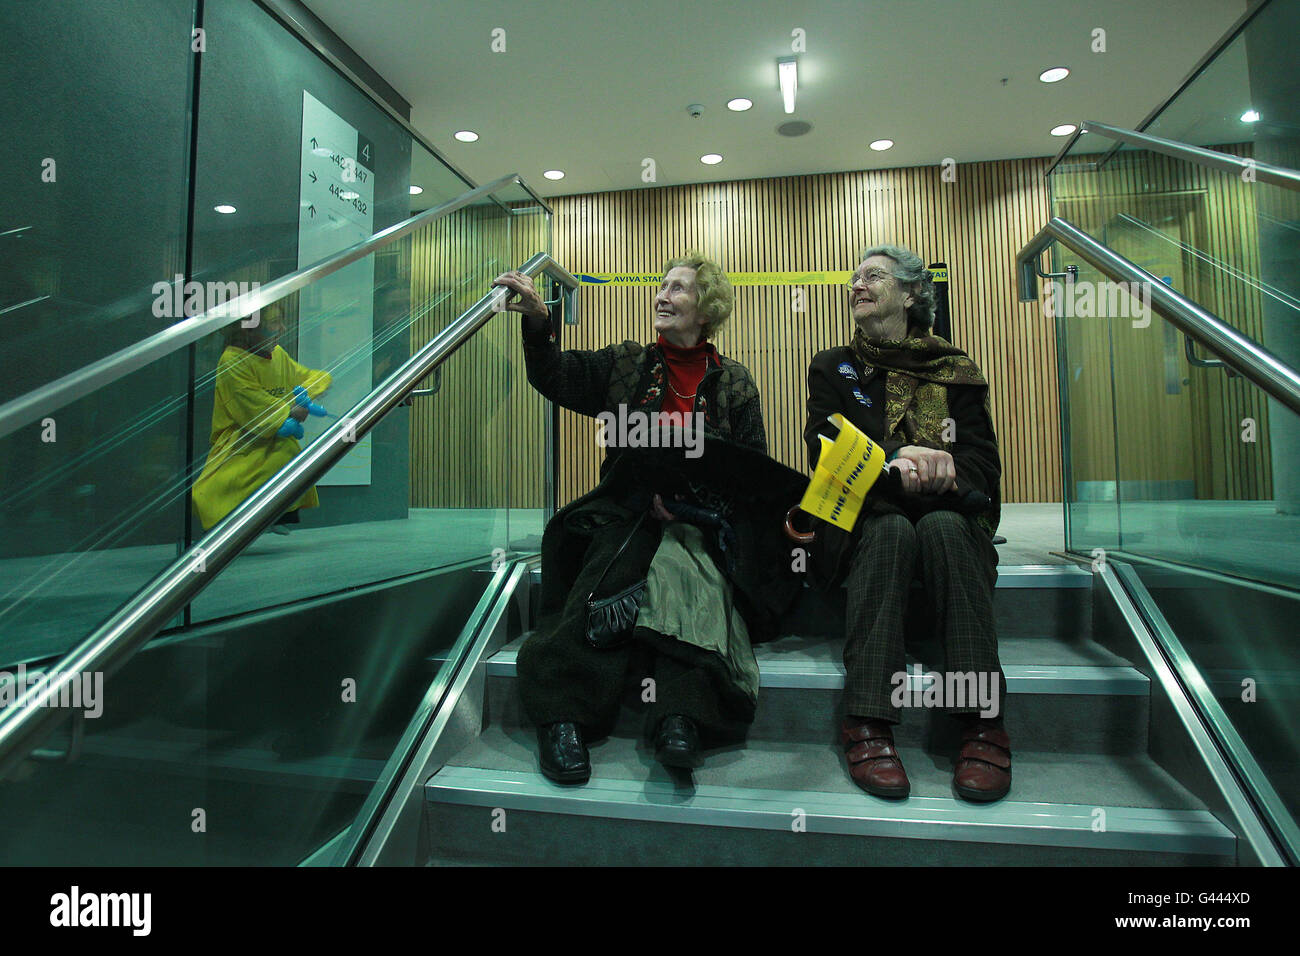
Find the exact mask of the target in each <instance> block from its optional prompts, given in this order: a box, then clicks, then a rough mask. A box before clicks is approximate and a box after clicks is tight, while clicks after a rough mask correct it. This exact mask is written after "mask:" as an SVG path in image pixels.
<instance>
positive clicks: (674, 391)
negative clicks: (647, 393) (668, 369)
mask: <svg viewBox="0 0 1300 956" xmlns="http://www.w3.org/2000/svg"><path fill="white" fill-rule="evenodd" d="M668 387H669V388H672V391H673V394H674V395H676V396H677V397H678V398H680V399H681V400H682V401H683V402H689V401H690V400H691V399H692V398H694V397H695V396H696V394H697V392H691V394H689V395H683V394H682V393H681V392H679V391H677V389H675V388H673V383H672V382H669V383H668ZM697 391H698V390H697Z"/></svg>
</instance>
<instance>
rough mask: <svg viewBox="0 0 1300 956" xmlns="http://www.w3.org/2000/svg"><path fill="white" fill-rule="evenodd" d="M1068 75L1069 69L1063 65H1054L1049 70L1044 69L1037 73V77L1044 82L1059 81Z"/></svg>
mask: <svg viewBox="0 0 1300 956" xmlns="http://www.w3.org/2000/svg"><path fill="white" fill-rule="evenodd" d="M1069 75H1070V71H1069V70H1067V69H1066V68H1065V67H1063V66H1054V67H1052V68H1051V69H1050V70H1044V71H1043V72H1042V73H1039V74H1038V78H1039V79H1040V80H1042V81H1043V82H1044V83H1059V82H1060V81H1061V80H1063V79H1065V78H1066V77H1067V76H1069Z"/></svg>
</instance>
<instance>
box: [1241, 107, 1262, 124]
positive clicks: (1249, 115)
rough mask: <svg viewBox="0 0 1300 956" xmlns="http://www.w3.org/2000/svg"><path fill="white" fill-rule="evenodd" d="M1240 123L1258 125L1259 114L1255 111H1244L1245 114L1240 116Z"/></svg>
mask: <svg viewBox="0 0 1300 956" xmlns="http://www.w3.org/2000/svg"><path fill="white" fill-rule="evenodd" d="M1241 121H1242V122H1243V123H1258V122H1259V113H1258V112H1257V111H1255V110H1246V112H1244V113H1242V114H1241Z"/></svg>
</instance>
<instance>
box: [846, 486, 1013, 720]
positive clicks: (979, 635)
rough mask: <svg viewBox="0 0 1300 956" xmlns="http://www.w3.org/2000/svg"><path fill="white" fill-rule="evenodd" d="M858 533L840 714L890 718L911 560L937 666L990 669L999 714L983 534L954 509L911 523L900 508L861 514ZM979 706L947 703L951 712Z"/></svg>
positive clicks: (991, 575) (989, 557)
mask: <svg viewBox="0 0 1300 956" xmlns="http://www.w3.org/2000/svg"><path fill="white" fill-rule="evenodd" d="M858 534H859V538H858V543H857V548H856V550H855V552H854V554H853V557H852V561H851V563H850V567H849V572H848V576H847V579H846V584H847V587H848V616H847V617H848V620H847V633H846V635H845V641H844V669H845V671H846V679H845V682H844V712H845V713H846V714H853V715H855V716H861V717H870V718H873V719H876V720H885V721H888V722H890V723H897V722H898V721H899V718H900V716H901V715H900V714H899V712H898V709H897V708H896V707H895V706H894V704H893V703H892V701H891V699H890V698H891V695H892V694H893V691H894V687H895V686H896V684H895V682H894V675H896V674H898V673H900V672H902V671H904V669H905V667H906V658H905V656H904V647H903V615H904V610H905V609H906V608H907V602H908V590H909V588H910V587H911V584H912V579H913V577H914V575H915V573H916V571H917V570H918V566H919V570H920V576H921V582H922V584H923V585H924V588H925V599H926V603H927V604H929V605H930V606H931V608H932V611H933V620H934V625H935V629H936V631H937V632H938V636H939V638H940V640H941V641H942V643H943V652H944V669H945V672H949V673H951V672H974V673H976V674H979V673H985V674H987V675H990V677H991V675H992V674H993V673H996V674H997V680H998V683H997V687H998V698H999V699H998V713H999V714H1002V713H1004V712H1005V703H1006V675H1004V674H1003V673H1002V667H1001V665H1000V664H999V662H998V640H997V634H996V629H995V624H994V620H993V588H994V586H995V584H996V583H997V562H998V555H997V551H996V549H995V548H994V547H993V543H992V542H991V541H990V540H989V538H988V535H986V534H985V533H984V532H983V531H982V530H981V529H980V528H979V526H978V525H977V524H975V522H974V520H973V519H970V518H966V517H964V516H963V515H960V514H958V513H957V512H955V511H934V512H931V513H929V514H927V515H924V516H923V517H921V518H920V519H919V520H918V521H917V522H916V523H915V524H913V523H912V521H911V520H909V519H908V518H907V517H905V516H904V515H901V514H882V515H863V517H862V519H861V522H860V524H859V531H858ZM927 666H928V667H933V664H930V663H929V662H927ZM978 711H979V707H978V706H968V707H961V708H957V707H952V708H949V712H950V713H954V714H968V713H977V712H978Z"/></svg>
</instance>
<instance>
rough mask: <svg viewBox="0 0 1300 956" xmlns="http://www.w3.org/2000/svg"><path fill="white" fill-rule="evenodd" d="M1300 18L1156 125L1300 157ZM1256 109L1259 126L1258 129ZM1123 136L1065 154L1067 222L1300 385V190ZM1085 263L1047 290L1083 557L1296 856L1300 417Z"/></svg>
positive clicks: (1255, 25) (1211, 143)
mask: <svg viewBox="0 0 1300 956" xmlns="http://www.w3.org/2000/svg"><path fill="white" fill-rule="evenodd" d="M1297 15H1300V3H1295V2H1279V0H1275V2H1274V3H1272V4H1269V5H1268V6H1267V7H1265V8H1263V9H1261V11H1260V12H1259V13H1258V14H1257V15H1256V17H1255V18H1254V19H1253V20H1252V21H1250V22H1249V23H1248V24H1247V26H1246V27H1245V29H1244V30H1243V31H1242V32H1241V33H1240V34H1239V35H1238V37H1237V38H1236V39H1235V40H1234V41H1233V42H1232V43H1230V44H1229V45H1228V46H1227V47H1225V49H1224V50H1223V51H1222V52H1221V53H1220V54H1219V56H1218V57H1216V58H1215V59H1214V60H1213V61H1211V62H1210V63H1209V64H1207V66H1206V67H1205V69H1204V70H1203V72H1202V73H1201V74H1200V76H1199V77H1198V78H1197V79H1196V80H1194V81H1193V82H1192V83H1191V84H1189V85H1188V86H1187V87H1186V88H1185V89H1184V90H1183V91H1182V92H1181V93H1180V94H1179V96H1178V97H1177V98H1175V99H1174V100H1173V101H1172V102H1171V103H1170V104H1169V105H1168V106H1167V107H1166V108H1165V110H1164V111H1163V112H1162V113H1161V114H1160V115H1159V116H1158V117H1157V118H1156V120H1155V122H1153V123H1152V124H1150V125H1149V126H1148V127H1147V128H1146V132H1149V133H1151V134H1154V135H1157V136H1160V137H1163V138H1167V139H1175V140H1180V141H1183V142H1186V143H1189V144H1190V145H1194V146H1200V147H1208V148H1210V149H1213V150H1216V151H1219V152H1223V153H1226V154H1230V155H1232V156H1235V157H1239V158H1242V159H1247V160H1254V161H1257V162H1261V163H1262V162H1268V163H1271V164H1274V165H1278V166H1291V167H1294V166H1295V165H1296V163H1295V155H1294V153H1293V152H1292V151H1290V150H1291V147H1292V146H1294V143H1295V139H1294V136H1295V134H1294V130H1295V128H1296V126H1295V123H1294V118H1293V116H1292V114H1291V113H1288V112H1287V111H1288V110H1290V111H1294V108H1295V107H1294V104H1293V103H1292V102H1291V101H1290V100H1289V99H1286V98H1285V97H1275V96H1273V95H1272V93H1271V92H1270V91H1271V90H1277V89H1280V87H1279V84H1278V82H1277V78H1278V77H1279V76H1280V75H1282V74H1279V73H1277V72H1276V71H1272V70H1271V68H1270V66H1269V64H1270V63H1273V62H1274V60H1273V59H1271V58H1272V57H1275V55H1276V54H1277V53H1278V52H1279V50H1280V47H1279V44H1278V42H1277V37H1278V36H1280V35H1281V34H1279V33H1278V32H1277V31H1278V30H1279V28H1280V27H1279V25H1280V23H1281V21H1282V20H1286V19H1288V18H1290V19H1291V20H1294V19H1295V18H1296V17H1297ZM1288 62H1289V61H1288ZM1252 96H1253V97H1254V99H1251V97H1252ZM1252 103H1253V104H1254V107H1253V108H1254V109H1255V110H1256V111H1257V113H1258V117H1252V116H1248V117H1246V120H1249V121H1245V120H1243V116H1244V115H1245V114H1246V113H1247V111H1248V110H1250V109H1252ZM1261 103H1267V104H1270V105H1269V106H1267V107H1266V106H1263V105H1260V104H1261ZM1289 116H1291V117H1292V118H1288V117H1289ZM1098 119H1101V120H1105V117H1098ZM1288 137H1290V140H1289V143H1290V145H1288ZM1114 146H1115V142H1114V140H1112V139H1110V138H1106V137H1103V136H1102V135H1100V134H1084V135H1082V136H1080V137H1079V138H1078V140H1077V141H1076V142H1075V143H1074V144H1073V146H1072V147H1070V149H1069V150H1068V151H1067V152H1066V154H1065V155H1064V156H1063V157H1061V160H1060V162H1059V163H1058V164H1057V165H1056V167H1055V168H1054V170H1053V171H1052V173H1051V180H1050V189H1051V198H1052V213H1053V215H1054V216H1058V217H1061V218H1062V219H1064V220H1067V221H1068V222H1069V223H1070V224H1072V225H1073V226H1075V227H1077V229H1078V230H1080V231H1081V232H1082V233H1083V234H1084V235H1085V236H1087V237H1091V238H1092V239H1095V240H1096V241H1098V242H1100V243H1101V244H1103V245H1104V246H1106V247H1107V248H1108V249H1109V250H1110V251H1111V252H1113V253H1117V254H1118V255H1119V256H1122V257H1123V258H1124V259H1127V260H1128V261H1129V262H1131V263H1133V264H1134V265H1136V266H1137V267H1139V268H1140V269H1141V270H1144V271H1145V272H1146V273H1149V274H1150V276H1151V277H1152V279H1153V280H1154V281H1156V282H1163V283H1165V284H1166V285H1168V286H1170V287H1171V288H1172V289H1173V290H1175V291H1176V292H1178V293H1180V294H1181V295H1182V296H1185V297H1186V298H1187V299H1189V300H1191V302H1193V303H1195V304H1196V305H1198V306H1200V307H1201V308H1202V309H1204V310H1205V311H1206V312H1208V313H1210V314H1211V315H1213V316H1215V317H1217V318H1218V319H1219V320H1220V321H1221V322H1223V323H1224V324H1225V325H1227V326H1228V327H1230V329H1231V330H1235V331H1236V332H1238V333H1241V334H1242V335H1243V336H1245V337H1246V338H1248V339H1250V340H1253V341H1254V342H1255V343H1258V344H1259V345H1260V346H1262V347H1263V349H1265V350H1267V351H1268V352H1269V353H1271V356H1272V357H1273V358H1275V359H1277V360H1278V361H1280V362H1281V363H1284V365H1283V366H1282V367H1284V368H1285V367H1286V366H1289V369H1290V370H1289V371H1287V372H1286V373H1285V374H1287V375H1289V376H1290V377H1291V379H1292V380H1294V378H1295V374H1294V370H1295V369H1296V368H1297V367H1300V273H1298V270H1297V269H1296V262H1297V261H1300V255H1298V254H1300V243H1298V242H1297V240H1298V239H1300V202H1298V200H1300V192H1296V191H1294V190H1292V189H1289V188H1287V187H1286V186H1284V185H1280V184H1274V183H1263V182H1259V181H1255V180H1253V179H1252V177H1251V175H1250V172H1251V166H1250V164H1249V163H1246V164H1244V165H1242V166H1240V167H1239V168H1238V170H1237V171H1236V172H1232V171H1228V172H1225V171H1223V170H1221V169H1217V168H1211V167H1209V166H1206V165H1203V164H1201V163H1197V162H1193V161H1191V160H1186V159H1179V158H1174V157H1171V156H1168V155H1164V154H1162V153H1160V152H1157V151H1153V150H1145V149H1138V148H1133V147H1131V146H1127V145H1123V146H1118V147H1117V148H1113V149H1112V147H1114ZM1082 252H1083V250H1082V248H1081V247H1079V248H1076V249H1071V248H1066V247H1065V245H1064V244H1062V243H1057V244H1055V245H1053V246H1052V255H1051V262H1050V267H1048V268H1050V271H1051V272H1052V273H1053V274H1054V275H1053V277H1052V279H1053V283H1052V286H1051V287H1050V292H1049V291H1046V290H1045V291H1044V297H1045V298H1044V300H1043V301H1044V304H1045V305H1048V306H1049V307H1050V311H1049V318H1048V321H1054V322H1055V326H1056V335H1057V346H1058V362H1059V370H1058V371H1059V381H1060V388H1061V409H1062V416H1063V423H1062V426H1063V427H1062V431H1063V435H1064V439H1065V441H1064V450H1065V460H1064V470H1065V476H1064V477H1065V511H1066V537H1067V547H1068V548H1069V550H1071V551H1073V552H1075V553H1077V554H1080V555H1086V556H1088V557H1090V558H1091V559H1092V560H1093V561H1094V562H1096V561H1099V560H1111V561H1116V562H1120V564H1121V566H1131V567H1132V569H1133V575H1134V577H1133V578H1132V579H1131V580H1132V581H1134V582H1138V583H1140V586H1141V587H1142V588H1144V589H1145V591H1146V592H1148V593H1149V596H1150V602H1151V603H1150V608H1149V611H1150V615H1149V616H1150V617H1151V618H1152V619H1153V620H1154V621H1155V623H1156V629H1157V631H1158V632H1160V631H1162V630H1163V633H1165V634H1167V635H1169V637H1168V639H1167V640H1166V641H1165V642H1164V645H1163V646H1164V651H1165V653H1166V654H1167V655H1169V656H1170V659H1171V660H1172V661H1173V662H1174V663H1175V665H1176V670H1177V671H1178V673H1179V676H1180V679H1181V680H1182V681H1183V683H1184V685H1185V686H1186V687H1187V689H1188V690H1189V692H1190V693H1191V694H1192V696H1193V698H1194V699H1199V700H1200V701H1201V703H1202V707H1201V711H1202V716H1203V717H1205V718H1206V720H1207V723H1209V724H1211V725H1212V727H1213V728H1214V730H1215V731H1216V734H1217V737H1218V740H1219V744H1220V746H1222V747H1223V749H1224V750H1225V752H1227V753H1228V755H1229V757H1230V758H1231V759H1232V760H1233V762H1234V765H1235V767H1236V769H1237V771H1238V773H1239V775H1240V776H1241V778H1242V779H1243V781H1244V782H1245V783H1246V785H1247V787H1248V789H1249V790H1250V792H1251V794H1252V796H1253V798H1254V800H1255V801H1256V803H1257V805H1258V806H1259V807H1261V808H1262V812H1263V813H1264V815H1265V817H1266V818H1268V819H1269V820H1270V821H1271V823H1272V828H1273V832H1274V834H1275V836H1277V838H1278V839H1279V841H1280V842H1281V843H1282V844H1284V845H1291V844H1295V843H1296V842H1297V841H1296V840H1295V834H1296V833H1297V830H1296V824H1295V817H1296V814H1297V810H1298V809H1300V776H1297V774H1296V771H1295V768H1296V767H1297V766H1300V732H1297V730H1296V727H1297V717H1300V683H1297V679H1296V678H1297V656H1296V650H1295V647H1294V643H1295V641H1294V638H1295V633H1296V630H1295V624H1294V622H1295V620H1296V618H1297V615H1300V548H1297V547H1296V542H1297V541H1300V482H1298V481H1297V479H1296V478H1295V475H1296V474H1297V473H1298V472H1300V468H1298V467H1297V466H1300V415H1297V413H1296V412H1295V411H1294V410H1293V408H1292V407H1291V406H1289V405H1288V404H1286V403H1284V402H1283V401H1279V400H1278V399H1277V398H1275V397H1270V395H1269V394H1266V393H1265V392H1264V391H1263V390H1262V389H1261V388H1260V387H1259V386H1258V385H1257V384H1254V383H1253V382H1252V381H1249V380H1248V379H1247V377H1245V376H1243V375H1238V374H1232V370H1231V369H1229V368H1226V367H1224V366H1223V365H1222V364H1221V363H1218V362H1216V361H1214V356H1213V355H1211V354H1210V353H1209V352H1208V351H1207V350H1206V349H1205V347H1204V344H1203V343H1198V342H1195V341H1190V342H1189V337H1188V336H1187V335H1185V334H1184V332H1182V331H1180V330H1179V329H1178V328H1176V327H1175V325H1174V324H1173V323H1172V322H1171V321H1169V320H1168V318H1167V316H1166V315H1163V314H1162V313H1161V310H1160V308H1159V303H1158V302H1154V303H1153V301H1152V298H1151V295H1150V289H1151V288H1155V286H1151V287H1150V288H1145V289H1144V288H1143V287H1142V286H1141V284H1138V285H1137V286H1129V285H1127V284H1125V283H1122V282H1116V281H1113V280H1114V279H1115V278H1116V276H1115V275H1112V274H1103V272H1101V271H1099V270H1098V268H1095V267H1094V266H1093V265H1090V264H1089V263H1090V261H1091V262H1095V263H1098V264H1100V260H1099V259H1098V258H1097V257H1096V255H1095V254H1091V255H1087V256H1085V255H1083V254H1082ZM1070 273H1073V274H1070ZM1049 295H1050V296H1051V300H1050V301H1049V300H1048V299H1047V298H1046V297H1047V296H1049ZM1256 381H1259V379H1258V377H1257V376H1256ZM1271 394H1272V395H1278V392H1276V391H1273V392H1272V393H1271ZM1207 699H1209V700H1210V701H1211V706H1206V705H1205V701H1206V700H1207ZM1296 849H1297V847H1296V846H1294V845H1293V846H1292V847H1291V851H1290V852H1291V853H1292V855H1293V856H1294V852H1295V850H1296Z"/></svg>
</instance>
